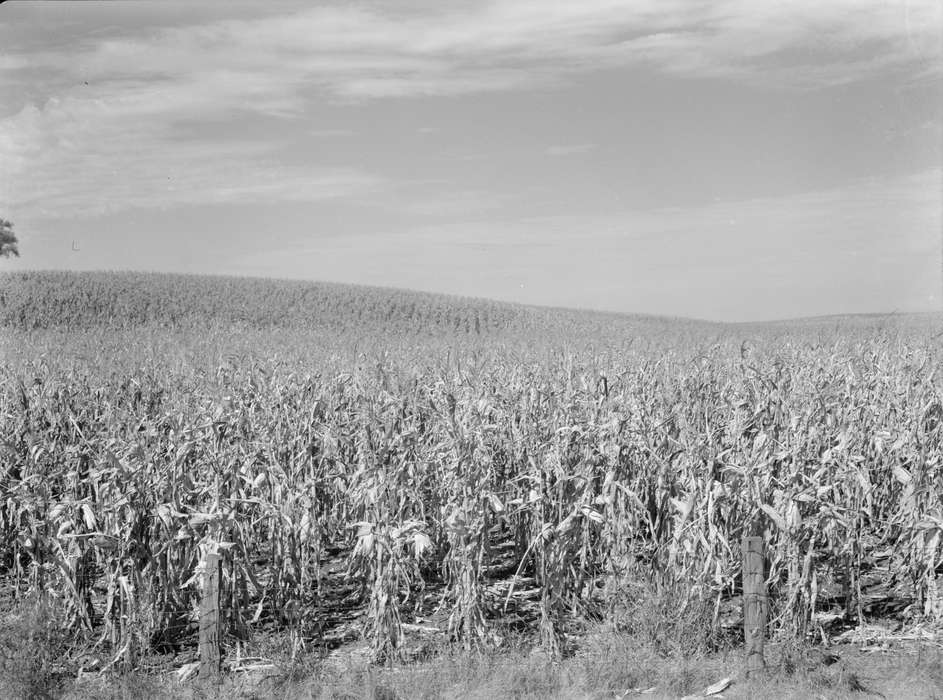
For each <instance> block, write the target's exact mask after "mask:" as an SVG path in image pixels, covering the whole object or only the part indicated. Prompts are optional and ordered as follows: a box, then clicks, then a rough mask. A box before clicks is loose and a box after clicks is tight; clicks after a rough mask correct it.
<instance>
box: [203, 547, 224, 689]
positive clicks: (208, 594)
mask: <svg viewBox="0 0 943 700" xmlns="http://www.w3.org/2000/svg"><path fill="white" fill-rule="evenodd" d="M204 566H205V567H206V569H205V571H204V572H203V582H204V584H203V599H202V600H201V601H200V678H201V679H205V680H209V679H216V678H219V668H220V654H219V603H220V598H219V571H220V559H219V554H217V553H216V552H207V553H206V561H205V564H204Z"/></svg>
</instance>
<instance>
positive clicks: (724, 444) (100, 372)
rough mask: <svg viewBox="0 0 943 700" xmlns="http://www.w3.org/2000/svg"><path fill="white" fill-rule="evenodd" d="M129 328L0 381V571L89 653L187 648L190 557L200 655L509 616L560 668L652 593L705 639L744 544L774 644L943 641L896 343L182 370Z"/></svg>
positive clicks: (471, 351)
mask: <svg viewBox="0 0 943 700" xmlns="http://www.w3.org/2000/svg"><path fill="white" fill-rule="evenodd" d="M151 333H152V331H148V330H146V329H144V328H142V329H138V330H130V331H123V332H118V331H107V330H103V329H97V330H91V331H88V332H86V333H85V335H84V336H83V334H82V333H79V332H77V331H76V332H73V333H70V334H68V337H69V338H71V341H69V340H67V341H65V345H59V344H58V343H60V341H61V340H62V339H61V337H57V336H55V335H54V332H53V331H42V332H36V331H34V332H31V333H26V332H23V333H20V334H19V335H16V340H15V341H11V344H10V345H9V346H8V347H7V348H6V350H7V358H8V360H9V361H8V362H5V363H4V366H3V368H2V369H0V386H2V389H0V424H2V430H3V434H2V436H0V439H2V445H0V455H2V462H0V464H2V468H0V479H2V481H0V492H2V493H0V575H2V576H3V577H4V580H5V581H7V582H8V585H9V586H10V587H12V589H13V590H14V592H15V595H18V596H22V595H26V594H27V593H28V592H30V591H37V590H41V591H45V594H46V596H47V597H48V598H49V599H50V600H52V601H53V602H54V604H55V605H56V606H58V608H59V609H60V610H61V611H62V612H63V613H64V614H66V615H68V620H69V625H70V628H71V629H72V630H74V633H75V634H76V636H77V637H80V636H81V637H83V638H87V639H91V640H93V641H94V643H96V644H98V645H99V646H100V647H101V648H104V649H107V650H108V652H109V654H110V658H111V659H112V660H113V661H112V662H113V663H115V664H124V665H131V666H133V665H135V664H138V663H139V662H140V660H141V659H142V658H144V657H145V656H146V655H147V654H149V653H151V652H152V651H154V650H155V649H161V648H164V647H168V646H175V645H177V646H179V645H181V644H184V645H185V644H190V643H192V641H193V638H192V635H193V632H194V631H195V629H196V623H197V616H198V609H199V605H200V597H201V592H200V584H201V580H202V579H201V576H200V574H201V572H202V570H203V568H202V567H203V566H204V562H205V561H206V559H207V556H208V555H209V554H218V555H219V556H220V557H221V560H222V575H221V582H222V583H221V585H222V590H223V596H222V597H223V601H224V604H223V610H222V613H223V615H224V630H225V635H224V644H226V645H232V644H234V643H235V642H236V641H238V640H245V639H249V638H251V636H252V635H253V634H254V632H255V631H256V630H258V629H262V628H263V627H264V628H266V629H272V628H275V629H283V630H289V631H290V632H291V634H292V635H293V638H294V639H296V640H297V641H298V643H300V644H305V643H318V640H321V639H325V638H328V637H330V636H331V635H332V634H335V633H336V631H337V629H339V625H340V620H341V619H344V618H350V619H355V620H356V623H357V627H356V630H355V632H356V634H358V635H359V636H360V637H362V638H363V639H364V640H366V641H368V642H369V644H370V647H371V649H372V652H373V654H374V656H375V658H376V659H378V660H380V659H389V658H395V657H397V656H400V655H402V654H403V653H404V647H405V645H404V637H405V635H406V633H407V632H408V631H409V630H410V629H412V628H413V627H415V626H416V625H417V624H420V623H421V624H426V625H428V624H430V623H429V621H430V620H438V621H440V628H441V630H442V632H443V633H444V635H445V636H446V637H447V638H448V639H449V640H451V641H452V642H453V643H456V644H462V645H465V646H468V647H475V646H484V647H493V646H495V645H500V644H501V643H502V638H503V637H504V635H506V634H507V632H508V629H509V626H510V625H511V621H514V620H519V621H520V624H521V625H523V626H525V627H527V628H528V629H531V630H532V631H533V632H534V633H535V634H536V635H538V636H539V639H540V642H541V644H542V645H543V646H544V647H545V648H546V649H547V650H548V651H549V652H551V653H560V652H561V651H562V650H563V648H564V647H565V646H566V644H567V639H568V636H569V635H570V634H571V633H572V631H573V630H574V629H576V628H577V627H578V626H579V624H580V623H581V622H582V621H585V620H592V619H599V618H602V617H605V616H607V615H612V614H614V611H615V610H616V609H618V608H619V606H624V605H627V604H628V605H631V604H633V602H638V601H637V598H638V597H639V596H642V595H651V594H653V592H655V593H658V594H661V595H665V596H669V597H670V599H671V601H672V605H673V606H675V608H676V609H679V610H684V609H691V610H702V611H707V618H708V619H709V620H710V624H711V626H712V628H713V629H717V630H719V629H721V628H722V627H723V625H724V616H725V614H726V612H725V611H727V610H728V609H729V607H730V602H731V601H735V600H736V596H737V595H738V594H739V579H740V549H739V547H740V545H739V543H740V540H741V537H742V536H743V535H744V534H745V533H747V532H753V531H761V532H763V533H764V535H765V541H766V547H767V557H768V575H767V579H768V585H769V587H770V594H771V605H772V609H771V614H770V619H771V623H770V626H771V633H772V634H776V635H781V636H784V637H788V638H805V637H809V636H811V635H821V634H825V633H826V627H827V624H826V622H825V621H826V620H836V619H837V620H839V621H840V622H842V623H844V624H847V625H856V624H859V623H861V622H864V621H866V620H867V619H869V617H870V616H872V615H877V614H882V615H886V614H892V615H894V616H896V617H898V618H900V619H902V620H911V621H920V620H925V621H930V622H934V623H940V622H943V592H941V590H940V589H941V584H943V580H941V575H943V556H941V554H943V540H941V537H943V535H941V533H943V469H941V463H943V390H941V386H943V378H941V377H940V373H939V370H938V367H939V365H940V352H939V350H938V348H937V345H936V341H934V339H933V337H932V335H931V334H930V333H928V332H925V331H923V330H919V329H918V330H916V331H913V332H904V331H893V332H883V333H878V332H873V333H860V332H859V333H854V334H849V335H847V336H841V335H835V336H834V337H832V338H831V339H829V340H826V341H823V339H822V338H823V336H821V335H818V336H816V334H815V333H812V332H810V331H806V332H805V333H793V334H791V335H790V334H789V333H786V332H783V333H776V334H773V333H770V334H768V335H767V336H766V337H759V338H758V339H756V340H755V343H754V345H755V347H752V349H751V347H750V346H748V345H746V344H744V345H741V341H742V338H741V337H740V335H738V333H737V332H736V331H735V330H729V329H728V330H726V331H724V332H723V334H721V335H717V336H715V335H714V334H709V333H703V332H701V336H700V337H701V341H700V343H699V344H697V345H694V344H692V343H690V342H689V341H688V340H685V342H676V340H671V339H666V338H660V339H659V338H655V339H648V340H646V341H644V342H642V341H638V342H635V340H633V339H626V338H624V337H618V338H616V339H613V338H598V337H597V338H594V339H592V342H588V341H587V342H583V343H582V344H581V343H578V342H576V341H575V340H574V338H575V337H576V335H578V334H573V335H571V336H569V338H570V340H568V341H567V343H566V344H565V343H563V342H559V343H556V342H549V341H548V342H538V343H533V342H524V341H518V340H514V339H513V338H511V336H507V337H503V336H495V337H493V338H490V339H485V340H484V341H482V342H480V343H478V344H474V345H470V344H466V345H462V344H448V343H442V342H438V341H437V342H431V341H430V342H428V343H426V344H423V343H417V342H416V341H415V339H410V338H407V339H405V340H402V341H401V342H398V341H395V340H389V339H385V338H383V337H382V334H381V337H380V339H379V340H378V341H377V346H374V347H371V348H366V349H365V346H361V347H359V348H355V349H349V348H348V350H347V351H344V350H342V349H341V348H343V347H344V343H343V337H342V336H331V337H327V336H325V337H322V338H321V339H320V341H319V339H318V337H317V335H316V334H308V335H298V336H292V337H293V342H294V343H296V344H298V347H299V348H300V347H301V345H302V340H301V339H302V338H305V339H306V340H305V341H304V342H305V343H306V345H305V347H306V348H307V347H310V346H311V345H313V344H317V343H318V342H321V343H322V346H323V347H322V350H320V351H319V352H317V353H311V352H308V350H304V351H302V350H300V349H299V350H298V351H297V352H292V349H291V347H286V346H285V345H283V344H281V343H275V345H278V347H279V348H280V350H281V351H280V352H279V353H278V354H277V356H276V354H275V352H274V351H271V352H270V349H271V348H270V346H265V344H264V342H262V341H259V342H258V343H257V344H256V345H253V341H252V340H251V337H252V336H251V334H250V335H246V334H245V333H242V334H241V335H240V334H239V333H236V332H233V333H232V334H226V333H222V332H220V333H219V334H218V335H217V340H218V344H217V346H216V348H217V349H216V351H208V350H206V349H205V348H203V349H200V350H198V351H194V352H195V353H196V354H198V355H199V356H200V358H201V361H200V362H196V361H184V360H183V359H182V356H181V355H180V354H179V353H180V347H181V346H183V345H185V344H186V342H185V341H181V340H180V339H181V338H190V342H191V343H192V345H193V347H194V348H198V347H202V346H200V345H199V343H200V342H207V341H206V334H205V333H204V334H200V333H199V332H198V331H197V330H196V329H191V330H188V331H186V332H185V333H181V334H178V335H174V332H172V331H168V330H161V331H153V334H151ZM210 335H212V333H210ZM81 337H84V338H85V340H84V341H82V340H80V338H81ZM156 338H160V339H162V340H161V341H160V342H157V341H156V340H155V339H156ZM238 338H242V341H240V340H239V339H238ZM246 338H249V340H248V341H247V340H246ZM70 342H71V343H72V344H71V346H70V345H69V343H70ZM239 342H246V343H247V345H246V347H255V348H256V349H257V352H254V353H253V352H248V351H246V352H241V353H240V352H233V351H231V350H230V351H228V352H227V350H226V348H227V347H237V346H238V343H239ZM270 342H271V341H270ZM358 342H360V341H358ZM14 343H15V349H14ZM83 343H84V345H83ZM135 343H137V344H136V345H135ZM161 343H163V344H161ZM80 346H81V347H84V349H85V351H86V352H87V353H88V356H86V357H85V358H84V359H82V353H81V352H80ZM63 347H65V348H66V351H63V350H62V348H63ZM376 347H382V348H384V351H383V352H380V351H378V350H376ZM175 349H176V351H177V354H174V350H175ZM94 352H97V353H99V354H103V355H105V356H108V355H109V354H110V353H114V354H113V355H111V356H110V357H109V359H107V360H104V361H103V360H101V359H97V358H96V357H95V356H94V355H93V353H94ZM875 582H879V583H880V585H879V586H877V587H875V585H873V584H874V583H875ZM876 589H877V590H876ZM351 616H353V617H351Z"/></svg>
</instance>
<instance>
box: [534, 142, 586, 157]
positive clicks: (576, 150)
mask: <svg viewBox="0 0 943 700" xmlns="http://www.w3.org/2000/svg"><path fill="white" fill-rule="evenodd" d="M595 148H596V144H595V143H574V144H570V145H567V146H550V147H549V148H548V149H547V150H546V153H547V155H548V156H574V155H579V154H580V153H589V152H590V151H592V150H595Z"/></svg>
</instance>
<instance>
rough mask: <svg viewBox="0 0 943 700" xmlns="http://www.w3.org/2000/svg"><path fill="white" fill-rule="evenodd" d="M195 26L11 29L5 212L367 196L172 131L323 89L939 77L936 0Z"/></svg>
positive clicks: (398, 92)
mask: <svg viewBox="0 0 943 700" xmlns="http://www.w3.org/2000/svg"><path fill="white" fill-rule="evenodd" d="M177 9H180V8H179V7H178V8H177ZM273 12H274V11H273ZM205 14H206V13H203V15H202V16H201V19H200V21H199V23H197V24H192V25H185V24H182V23H179V22H178V23H177V24H176V25H175V26H172V27H165V28H162V29H157V30H155V29H154V28H153V27H151V28H149V29H147V30H141V31H130V33H128V34H127V35H126V36H122V37H115V36H109V37H107V38H100V39H96V38H95V37H84V38H83V39H82V40H81V42H76V44H75V45H73V46H63V47H46V48H43V49H41V50H36V49H35V48H25V47H24V48H20V49H18V48H17V44H16V41H15V35H14V33H13V32H12V30H11V29H10V28H9V27H8V28H7V30H6V31H7V33H8V34H10V35H11V36H10V37H9V38H10V39H11V40H10V41H5V44H6V45H5V47H4V48H5V52H6V53H5V55H4V56H3V57H2V59H0V75H2V76H3V79H4V81H7V79H9V80H8V82H7V84H8V85H14V86H17V89H18V90H20V91H19V92H17V93H16V94H13V95H10V96H9V98H5V100H4V102H5V104H6V106H5V108H4V109H6V110H7V111H6V114H7V115H8V116H5V117H4V118H2V119H0V161H2V162H3V164H4V167H3V173H2V174H0V199H2V200H3V201H4V202H5V203H6V204H7V205H8V206H12V207H25V206H29V207H34V208H35V207H42V208H43V209H44V210H48V211H50V212H53V211H70V215H71V214H74V213H77V212H81V211H89V210H102V209H108V208H120V207H126V206H144V205H166V204H172V203H188V202H199V201H230V200H234V199H252V198H258V199H264V200H269V201H278V200H280V199H294V198H302V197H304V198H317V197H323V196H332V197H333V196H340V195H343V194H345V193H350V192H359V191H361V190H362V189H363V188H365V187H371V186H376V185H377V183H378V178H377V177H376V176H374V175H372V174H370V173H365V172H361V171H358V170H357V169H354V168H350V169H345V168H340V169H338V168H328V167H319V166H317V165H312V166H310V167H302V166H288V165H284V164H281V160H280V159H279V158H278V157H277V156H278V149H279V148H280V146H279V143H278V138H277V134H276V135H275V136H273V138H271V139H268V140H267V141H265V142H262V141H259V142H255V143H252V142H248V143H247V142H245V141H242V140H235V139H229V140H225V139H222V138H220V139H218V140H217V141H213V140H204V141H201V142H200V143H182V142H181V140H180V139H179V138H177V136H178V129H179V128H180V125H181V124H182V123H184V122H186V121H190V122H201V121H203V122H207V121H210V120H218V119H221V118H226V119H238V118H239V115H245V114H254V115H262V116H263V117H266V118H276V119H277V118H286V117H297V116H299V115H302V114H304V113H305V110H306V107H307V106H308V105H309V101H310V100H311V99H312V96H314V95H318V94H320V95H322V96H323V95H327V96H328V97H329V98H330V99H333V100H338V101H349V100H365V99H381V98H389V97H409V96H418V95H436V96H441V95H460V94H469V93H478V92H487V91H507V90H518V89H526V88H531V87H534V86H547V85H553V84H559V83H565V82H567V81H571V80H574V79H575V78H576V77H577V76H579V75H581V74H585V73H588V72H591V71H597V70H601V69H612V68H619V67H624V66H648V67H651V68H653V69H654V70H657V71H663V72H667V73H672V74H678V75H684V76H693V77H705V76H708V77H714V78H723V79H730V80H741V81H750V82H754V83H764V84H776V85H781V86H790V87H800V88H801V87H819V86H825V85H833V84H838V83H846V82H853V81H856V80H861V79H864V78H866V77H869V76H873V75H876V74H880V73H884V72H888V71H893V72H895V73H896V74H899V75H902V76H905V77H909V78H912V79H920V78H921V77H924V78H925V77H926V76H939V75H940V73H941V50H940V41H939V36H940V31H941V24H943V22H941V14H943V8H941V6H940V5H939V3H938V2H936V0H922V1H918V0H900V1H899V2H895V1H891V0H834V1H832V2H827V3H822V2H820V1H819V0H798V1H795V2H789V3H781V2H756V1H755V0H720V1H708V0H684V1H682V0H640V1H639V2H632V3H628V2H624V1H623V0H586V1H583V2H546V1H545V0H502V1H501V2H494V3H488V4H477V3H475V4H470V5H463V6H461V7H460V8H457V7H456V6H454V5H452V4H438V3H436V4H432V5H430V6H429V7H426V8H417V7H416V6H415V5H414V4H408V5H407V6H406V8H405V9H401V10H399V11H394V10H392V9H390V8H389V6H386V5H382V6H380V5H370V6H363V7H357V6H352V5H343V6H339V5H334V6H325V7H319V8H315V9H308V10H304V11H300V12H293V13H291V14H278V15H275V14H273V15H271V16H267V17H261V18H260V17H254V18H252V19H251V20H247V19H244V18H243V19H226V20H221V21H206V19H205ZM26 76H28V79H27V77H26ZM25 86H28V88H27V87H25ZM18 101H19V103H18ZM11 109H12V110H19V111H17V112H13V113H11V112H10V110H11ZM312 128H313V129H315V130H316V127H312ZM328 131H331V130H328ZM331 134H332V135H339V134H338V133H337V132H336V131H331ZM322 135H326V134H322ZM583 147H584V146H581V145H576V146H567V145H565V144H564V145H559V146H554V147H551V148H550V149H548V151H547V152H548V154H550V155H568V154H575V153H578V152H580V151H579V150H575V149H580V148H583ZM168 178H170V179H169V180H168ZM174 183H176V184H174Z"/></svg>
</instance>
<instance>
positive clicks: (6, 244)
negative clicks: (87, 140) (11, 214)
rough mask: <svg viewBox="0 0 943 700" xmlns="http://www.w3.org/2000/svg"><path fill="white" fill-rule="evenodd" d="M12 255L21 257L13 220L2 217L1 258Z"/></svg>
mask: <svg viewBox="0 0 943 700" xmlns="http://www.w3.org/2000/svg"><path fill="white" fill-rule="evenodd" d="M11 255H15V256H16V257H20V250H19V248H17V240H16V235H15V234H14V233H13V222H12V221H7V220H6V219H0V258H8V257H10V256H11Z"/></svg>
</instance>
